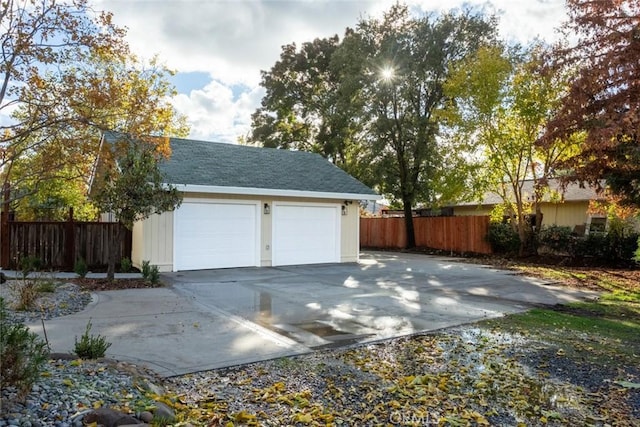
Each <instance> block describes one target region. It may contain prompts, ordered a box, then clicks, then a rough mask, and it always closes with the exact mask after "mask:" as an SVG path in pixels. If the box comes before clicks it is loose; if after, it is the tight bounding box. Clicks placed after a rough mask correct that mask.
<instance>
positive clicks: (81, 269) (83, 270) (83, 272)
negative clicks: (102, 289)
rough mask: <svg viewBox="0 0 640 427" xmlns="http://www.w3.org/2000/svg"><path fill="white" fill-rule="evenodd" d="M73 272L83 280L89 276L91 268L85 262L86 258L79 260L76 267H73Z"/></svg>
mask: <svg viewBox="0 0 640 427" xmlns="http://www.w3.org/2000/svg"><path fill="white" fill-rule="evenodd" d="M73 272H74V273H76V274H77V275H78V276H80V277H82V278H83V279H84V278H85V277H86V276H87V273H88V272H89V266H88V265H87V262H86V261H85V260H84V258H82V257H80V258H78V260H77V261H76V263H75V265H74V266H73Z"/></svg>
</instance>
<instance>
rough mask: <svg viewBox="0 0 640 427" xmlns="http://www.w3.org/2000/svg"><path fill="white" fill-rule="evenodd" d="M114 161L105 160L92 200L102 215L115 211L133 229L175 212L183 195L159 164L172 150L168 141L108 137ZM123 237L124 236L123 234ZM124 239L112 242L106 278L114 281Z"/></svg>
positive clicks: (116, 136) (112, 135) (115, 237)
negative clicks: (117, 260)
mask: <svg viewBox="0 0 640 427" xmlns="http://www.w3.org/2000/svg"><path fill="white" fill-rule="evenodd" d="M105 138H106V139H108V140H109V142H108V143H109V144H110V147H109V150H112V151H111V154H112V155H113V156H114V159H113V161H108V160H106V159H105V161H104V163H103V165H102V167H103V169H102V170H101V172H100V173H99V174H98V178H97V180H96V183H95V192H94V193H93V195H92V197H93V200H94V203H95V204H96V206H98V207H99V208H100V210H101V211H102V212H112V213H113V214H114V215H115V217H116V219H117V220H118V222H120V223H121V224H122V225H124V226H125V227H126V228H127V229H129V230H131V229H132V228H133V224H134V223H135V222H136V221H140V220H143V219H145V218H148V217H149V216H151V215H153V214H160V213H163V212H166V211H172V210H174V209H176V208H177V207H178V206H180V204H181V203H182V195H181V193H180V192H179V191H178V189H177V188H176V187H175V186H171V185H167V184H165V183H166V181H167V180H166V179H165V178H164V176H163V174H162V172H161V171H160V162H161V161H162V160H163V159H164V158H165V156H166V155H167V153H166V152H165V151H164V150H169V147H168V140H167V139H166V138H159V139H161V140H162V141H156V142H155V143H151V142H148V141H143V140H140V139H136V138H134V137H131V136H128V135H122V134H109V135H105ZM121 234H122V233H121ZM121 240H122V236H121V235H120V236H114V237H113V238H112V239H111V242H110V245H109V246H110V254H114V255H113V256H111V257H110V258H109V266H108V270H107V279H108V280H113V278H114V273H115V263H116V259H115V253H116V251H117V247H118V245H119V244H120V242H121Z"/></svg>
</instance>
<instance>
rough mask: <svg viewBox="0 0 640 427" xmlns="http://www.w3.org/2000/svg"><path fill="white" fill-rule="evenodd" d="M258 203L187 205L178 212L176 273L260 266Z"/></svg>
mask: <svg viewBox="0 0 640 427" xmlns="http://www.w3.org/2000/svg"><path fill="white" fill-rule="evenodd" d="M258 206H259V203H258V202H251V203H238V202H216V203H207V202H203V201H199V202H183V203H182V205H181V206H180V208H178V210H177V211H176V212H175V222H174V232H175V233H174V270H176V271H179V270H200V269H206V268H228V267H249V266H259V256H260V255H259V240H258V236H259V225H258V218H259V217H258Z"/></svg>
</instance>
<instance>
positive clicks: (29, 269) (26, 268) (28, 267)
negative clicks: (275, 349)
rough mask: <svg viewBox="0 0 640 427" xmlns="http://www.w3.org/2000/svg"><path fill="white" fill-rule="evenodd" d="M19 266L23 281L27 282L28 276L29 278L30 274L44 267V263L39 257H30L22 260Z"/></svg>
mask: <svg viewBox="0 0 640 427" xmlns="http://www.w3.org/2000/svg"><path fill="white" fill-rule="evenodd" d="M18 266H19V268H20V272H21V273H22V279H23V280H27V276H29V274H31V273H33V272H35V271H38V270H40V268H41V267H42V261H40V258H38V257H37V256H33V255H28V256H26V257H23V258H21V259H20V262H19V263H18Z"/></svg>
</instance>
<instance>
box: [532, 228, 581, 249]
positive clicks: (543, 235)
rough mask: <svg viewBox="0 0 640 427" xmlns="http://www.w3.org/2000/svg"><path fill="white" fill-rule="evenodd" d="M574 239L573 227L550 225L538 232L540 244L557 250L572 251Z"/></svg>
mask: <svg viewBox="0 0 640 427" xmlns="http://www.w3.org/2000/svg"><path fill="white" fill-rule="evenodd" d="M573 240H574V239H573V236H572V231H571V227H564V226H559V225H550V226H547V227H543V228H542V229H541V230H540V233H539V234H538V242H539V244H540V245H542V246H545V247H547V248H549V249H551V250H552V251H555V252H567V253H571V251H572V245H573Z"/></svg>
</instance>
